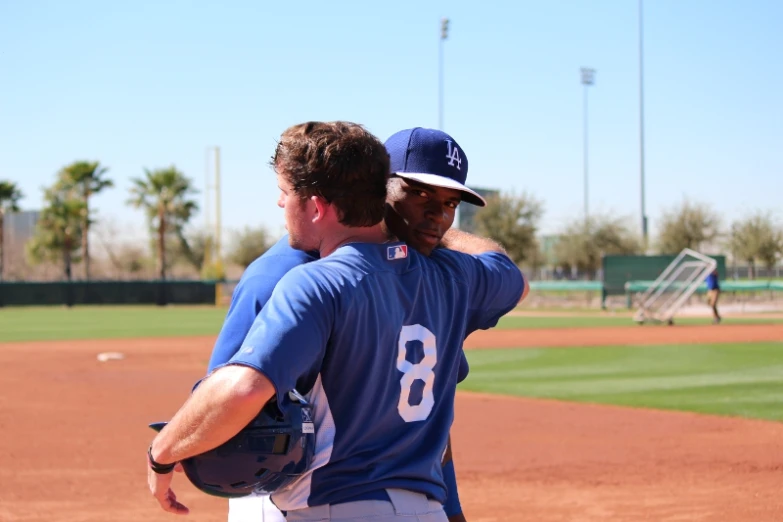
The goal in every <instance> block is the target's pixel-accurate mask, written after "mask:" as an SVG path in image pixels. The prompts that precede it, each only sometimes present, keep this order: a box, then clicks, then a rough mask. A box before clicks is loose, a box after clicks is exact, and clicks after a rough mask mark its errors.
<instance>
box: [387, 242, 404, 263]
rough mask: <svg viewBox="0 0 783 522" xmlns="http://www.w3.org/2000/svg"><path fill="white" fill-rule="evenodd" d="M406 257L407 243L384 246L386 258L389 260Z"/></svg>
mask: <svg viewBox="0 0 783 522" xmlns="http://www.w3.org/2000/svg"><path fill="white" fill-rule="evenodd" d="M406 257H408V245H396V246H390V247H387V248H386V259H388V260H389V261H394V260H395V259H405V258H406Z"/></svg>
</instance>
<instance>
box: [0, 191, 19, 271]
mask: <svg viewBox="0 0 783 522" xmlns="http://www.w3.org/2000/svg"><path fill="white" fill-rule="evenodd" d="M22 197H24V196H23V194H22V191H21V190H19V187H17V186H16V183H12V182H10V181H0V281H2V280H3V268H4V259H5V248H4V241H5V237H4V236H3V226H4V223H5V213H6V212H9V213H10V212H19V200H20V199H22Z"/></svg>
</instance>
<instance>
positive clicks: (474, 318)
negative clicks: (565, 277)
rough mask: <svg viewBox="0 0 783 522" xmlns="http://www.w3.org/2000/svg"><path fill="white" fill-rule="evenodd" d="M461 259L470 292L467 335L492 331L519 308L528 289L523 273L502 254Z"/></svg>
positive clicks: (495, 253)
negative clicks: (501, 319)
mask: <svg viewBox="0 0 783 522" xmlns="http://www.w3.org/2000/svg"><path fill="white" fill-rule="evenodd" d="M460 258H461V259H462V260H463V263H462V266H463V269H464V270H465V272H466V281H467V283H468V287H469V292H470V297H469V303H470V318H469V321H468V333H471V332H473V331H475V330H485V329H487V328H492V327H493V326H495V325H496V324H497V322H498V320H499V319H500V318H501V317H502V316H503V315H505V314H507V313H508V312H509V311H511V310H512V309H514V307H515V306H516V305H517V304H519V300H520V299H521V298H522V292H523V291H524V289H525V280H524V278H523V276H522V272H521V271H520V270H519V267H517V265H515V264H514V262H513V261H512V260H511V259H510V258H509V257H508V256H506V255H504V254H501V253H499V252H487V253H485V254H479V255H476V256H467V255H461V256H460Z"/></svg>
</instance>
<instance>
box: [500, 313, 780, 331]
mask: <svg viewBox="0 0 783 522" xmlns="http://www.w3.org/2000/svg"><path fill="white" fill-rule="evenodd" d="M711 322H712V319H711V318H709V317H682V318H680V317H678V318H676V319H675V323H676V324H710V323H711ZM723 323H724V324H783V319H774V318H766V319H761V318H739V317H728V318H726V319H724V321H723ZM635 324H636V323H634V322H633V319H632V318H631V316H629V315H624V316H612V315H600V316H591V317H556V316H552V317H515V316H506V317H503V318H502V319H501V320H500V322H499V323H498V326H497V327H498V328H502V329H506V330H518V329H524V328H597V327H600V328H607V327H614V326H633V325H635Z"/></svg>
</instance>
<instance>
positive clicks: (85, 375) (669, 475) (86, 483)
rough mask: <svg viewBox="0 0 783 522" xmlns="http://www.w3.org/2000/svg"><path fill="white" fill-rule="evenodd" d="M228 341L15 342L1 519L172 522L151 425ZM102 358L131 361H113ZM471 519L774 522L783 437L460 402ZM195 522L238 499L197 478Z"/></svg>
mask: <svg viewBox="0 0 783 522" xmlns="http://www.w3.org/2000/svg"><path fill="white" fill-rule="evenodd" d="M782 330H783V327H781V326H780V325H777V326H774V325H773V326H765V325H744V326H735V325H731V326H729V325H726V326H718V327H696V326H694V327H688V326H677V327H672V328H666V327H646V326H645V327H631V328H611V329H605V330H604V329H595V328H591V329H589V331H588V329H559V330H551V331H539V330H516V331H511V330H507V331H499V330H498V331H492V332H481V333H480V334H476V335H474V336H472V337H471V338H470V339H469V340H468V342H467V346H469V347H470V348H481V347H502V346H515V347H524V346H537V347H546V346H552V345H556V346H580V345H589V344H601V345H606V344H650V343H655V344H657V343H661V344H663V343H675V342H677V343H687V342H697V341H698V342H715V341H726V342H729V341H731V342H742V341H749V342H751V341H779V340H783V335H781V331H782ZM213 342H214V338H213V337H191V338H166V339H132V340H111V341H69V342H46V343H42V342H28V343H6V344H0V383H1V384H0V386H2V394H0V429H2V433H3V443H2V444H1V445H0V462H2V466H0V520H2V521H8V522H16V521H25V522H27V521H46V522H58V521H82V522H93V521H94V522H97V521H101V522H104V521H109V520H112V521H145V522H155V521H167V520H168V521H171V520H175V518H176V517H175V516H174V515H170V514H167V513H164V512H163V511H161V510H160V509H159V508H158V506H157V503H156V502H155V501H154V500H153V499H152V498H151V497H150V496H149V493H148V491H147V487H146V462H145V450H146V447H147V445H148V444H149V441H150V440H151V438H152V436H153V433H152V431H151V430H150V429H149V428H147V427H146V426H147V424H148V423H149V422H153V421H157V420H166V419H168V418H169V417H170V416H171V414H172V413H173V412H174V411H175V410H176V408H177V407H178V406H179V405H180V404H181V403H182V401H183V400H184V399H185V398H186V397H187V396H188V394H189V392H190V389H191V387H192V385H193V384H194V382H195V381H196V380H197V379H198V378H199V377H200V376H201V375H202V373H203V371H204V369H205V367H206V364H207V361H208V358H209V353H210V350H211V348H212V343H213ZM102 352H120V353H122V354H123V355H124V358H123V359H121V360H108V361H106V362H100V361H98V359H97V358H96V356H97V355H98V354H99V353H102ZM452 433H453V442H454V454H455V463H456V467H457V476H458V480H459V483H460V491H461V496H462V501H463V506H464V508H465V512H466V515H467V517H468V520H470V521H472V522H477V521H485V522H489V521H513V520H536V521H552V522H554V521H591V522H592V521H606V520H613V521H672V522H673V521H683V520H695V521H707V520H709V521H713V520H719V521H726V522H734V521H743V522H744V521H754V522H755V521H767V520H779V519H780V516H781V514H783V502H781V501H780V494H779V491H780V480H781V479H780V477H781V473H783V424H779V423H774V422H764V421H751V420H741V419H731V418H721V417H710V416H702V415H694V414H687V413H676V412H662V411H653V410H641V409H628V408H618V407H607V406H594V405H584V404H581V405H580V404H571V403H562V402H557V401H542V400H527V399H518V398H506V397H496V396H489V395H479V394H469V393H459V394H458V399H457V414H456V422H455V426H454V429H453V432H452ZM174 490H175V492H177V494H178V496H179V498H180V499H181V500H182V501H183V502H184V503H185V505H187V506H189V507H190V508H191V514H190V515H189V516H188V517H187V519H188V520H192V521H207V520H209V521H213V520H225V513H226V503H225V501H223V500H221V499H217V498H213V497H208V496H206V495H203V494H201V493H200V492H198V491H197V490H195V489H194V488H193V487H192V486H190V484H189V483H188V482H187V480H186V479H185V478H184V477H183V476H178V477H177V478H176V479H175V484H174Z"/></svg>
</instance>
